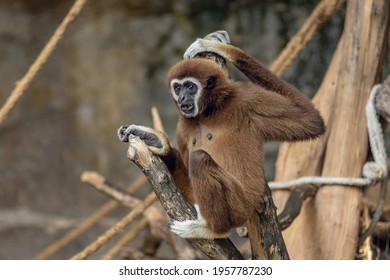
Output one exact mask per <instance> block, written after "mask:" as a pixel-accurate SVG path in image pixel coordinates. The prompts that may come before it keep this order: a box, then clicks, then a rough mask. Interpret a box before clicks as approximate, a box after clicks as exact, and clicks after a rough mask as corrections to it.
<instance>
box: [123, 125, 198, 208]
mask: <svg viewBox="0 0 390 280" xmlns="http://www.w3.org/2000/svg"><path fill="white" fill-rule="evenodd" d="M130 134H131V135H134V136H138V137H139V138H140V139H141V140H142V141H144V142H145V144H146V145H147V146H148V147H149V149H150V150H151V151H152V153H154V154H156V155H158V156H160V158H161V159H162V160H163V161H164V163H165V165H166V166H167V168H168V170H169V172H170V173H171V175H172V177H173V179H174V180H175V183H176V186H177V187H178V188H179V189H180V191H181V193H182V194H183V196H184V198H185V199H186V200H187V201H188V202H189V203H190V204H194V202H195V200H194V195H193V193H192V190H191V183H190V179H189V178H188V171H187V168H186V167H185V165H184V163H183V159H182V157H181V155H180V153H179V151H178V150H176V149H174V148H172V147H171V146H170V145H169V140H168V138H167V137H166V136H165V134H164V133H161V132H159V131H156V130H154V129H152V128H149V127H145V126H141V125H123V126H121V127H120V128H119V129H118V137H119V140H121V141H122V142H129V136H130Z"/></svg>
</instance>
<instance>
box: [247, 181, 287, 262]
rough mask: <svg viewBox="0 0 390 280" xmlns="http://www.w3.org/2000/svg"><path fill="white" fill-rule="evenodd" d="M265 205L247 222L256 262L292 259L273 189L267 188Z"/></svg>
mask: <svg viewBox="0 0 390 280" xmlns="http://www.w3.org/2000/svg"><path fill="white" fill-rule="evenodd" d="M263 201H264V204H263V205H262V207H261V209H259V211H258V212H257V213H256V215H254V216H252V217H251V218H250V219H249V221H248V222H247V230H248V237H249V241H250V245H251V251H252V259H254V260H262V259H265V260H288V259H290V257H289V255H288V252H287V248H286V244H285V243H284V240H283V236H282V232H281V229H280V226H279V222H278V217H277V215H276V207H275V204H274V202H273V199H272V193H271V189H270V188H269V186H268V185H266V188H265V194H264V198H263Z"/></svg>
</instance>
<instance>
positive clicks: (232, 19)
mask: <svg viewBox="0 0 390 280" xmlns="http://www.w3.org/2000/svg"><path fill="white" fill-rule="evenodd" d="M73 3H74V2H73V1H72V0H56V1H50V0H1V1H0V106H2V104H4V102H5V101H6V99H7V97H8V96H9V94H10V93H11V91H12V90H13V88H14V86H15V83H16V81H18V80H19V79H20V78H21V77H22V76H23V75H24V74H25V72H26V71H27V69H28V67H29V66H30V65H31V63H32V62H33V61H34V60H35V58H36V57H37V55H38V54H39V52H40V51H41V49H42V48H43V47H44V46H45V44H46V42H47V41H48V40H49V39H50V37H51V35H52V34H53V32H54V31H55V29H56V28H57V26H58V25H59V23H60V22H61V20H62V19H63V18H64V16H65V15H66V13H67V12H68V10H69V8H70V7H71V6H72V4H73ZM317 3H318V1H317V0H315V1H314V0H312V1H303V0H302V1H300V0H298V1H297V0H294V1H292V0H291V1H278V0H265V1H254V0H253V1H251V0H236V1H233V0H232V1H229V0H215V1H208V0H187V1H179V0H170V1H160V0H142V1H140V0H114V1H113V0H96V1H89V2H88V3H87V5H86V6H85V8H84V9H83V11H82V13H81V14H80V16H79V17H78V18H77V19H76V20H75V22H74V23H73V24H72V25H71V26H70V28H69V29H68V31H67V32H66V33H65V36H64V38H63V40H62V41H61V43H60V44H59V46H58V47H57V49H56V50H55V52H54V53H53V55H52V56H51V57H50V59H49V61H48V62H47V64H46V65H45V66H44V68H43V69H42V70H41V71H40V73H39V74H38V76H37V77H36V79H35V80H34V81H33V83H32V84H31V86H30V87H29V89H28V91H27V92H26V94H25V95H24V96H23V98H22V99H21V100H20V101H19V102H18V103H17V104H16V107H15V108H14V110H13V111H12V112H11V114H10V115H9V117H8V118H7V120H6V121H5V122H4V123H3V124H2V125H1V126H0V259H31V258H33V257H34V255H35V254H37V253H38V252H39V251H40V250H42V249H43V248H45V247H46V246H47V245H49V244H50V243H52V242H53V241H54V240H55V239H57V238H59V237H60V236H62V235H63V234H64V233H65V232H66V231H67V230H69V229H70V228H72V227H73V226H74V225H75V223H77V222H78V221H81V220H83V219H85V218H86V217H87V216H89V215H90V214H91V213H93V212H94V210H95V209H96V208H98V207H99V206H100V205H102V203H104V202H106V201H107V198H106V197H105V196H103V195H102V194H100V193H98V192H97V191H96V190H94V189H92V188H91V187H89V186H88V185H86V184H84V183H82V182H81V181H80V174H81V173H82V172H83V171H85V170H95V171H98V172H100V173H101V174H103V175H104V176H106V178H107V179H108V180H110V181H113V182H115V183H116V184H118V185H120V186H127V185H128V184H129V183H130V182H131V181H133V180H134V179H135V178H137V177H138V176H140V175H141V174H142V173H141V172H140V171H139V170H138V168H137V167H136V166H135V165H134V164H132V163H131V162H130V161H129V160H128V159H127V158H126V149H127V145H125V144H123V143H121V142H119V141H118V139H117V136H116V131H117V128H118V127H119V126H120V125H122V124H131V123H134V124H142V125H146V126H150V125H151V124H152V123H151V117H150V108H151V106H156V107H157V108H158V109H159V111H160V114H161V117H162V120H163V122H164V125H165V128H166V131H167V133H168V134H169V135H170V137H171V140H172V141H173V143H174V142H175V140H174V139H175V137H174V132H175V127H176V122H177V111H176V108H175V107H174V105H173V103H172V101H171V99H170V96H169V93H168V90H167V87H166V85H165V74H166V72H167V70H168V69H169V68H170V67H171V66H172V65H173V64H174V63H176V62H177V61H179V60H180V59H182V54H183V52H184V50H185V49H186V48H187V47H188V46H189V44H190V43H191V42H192V41H194V40H195V39H196V38H197V37H203V36H204V35H206V34H208V33H210V32H213V31H216V30H220V29H224V30H227V31H228V32H229V35H230V37H231V41H232V44H234V45H237V46H239V47H240V48H242V49H244V50H245V51H247V52H248V53H249V54H251V55H253V56H255V57H256V58H258V59H259V60H260V61H262V62H263V63H265V64H269V63H270V62H272V60H273V59H275V58H276V56H277V55H278V53H279V52H280V51H281V49H282V48H283V47H284V46H285V45H286V43H287V42H288V40H289V39H290V38H291V36H293V35H294V34H295V33H296V32H297V30H298V29H299V28H300V27H301V25H302V24H303V22H304V21H305V20H306V18H307V17H308V16H309V15H310V13H311V12H312V10H313V9H314V7H315V6H316V4H317ZM343 20H344V9H343V8H342V9H340V10H339V11H338V12H337V14H335V15H334V16H333V17H332V18H331V19H330V20H329V21H328V22H327V23H326V24H325V26H324V27H323V28H322V30H321V31H320V32H319V33H318V34H317V35H316V36H315V38H314V40H313V41H312V42H311V43H310V44H309V45H308V47H307V48H306V49H305V51H304V52H303V54H302V55H301V56H300V58H299V59H298V60H297V61H296V62H294V64H293V65H292V66H291V67H290V68H289V70H288V72H287V73H286V74H285V75H284V78H285V79H286V80H287V81H289V82H291V83H292V84H293V85H295V86H296V87H298V88H299V89H300V90H301V91H302V92H303V93H304V94H305V95H307V96H309V97H311V96H313V94H314V93H315V92H316V89H317V88H318V87H319V85H320V82H321V80H322V77H323V75H324V73H325V71H326V68H327V66H328V63H329V62H330V59H331V57H332V53H333V51H334V50H335V47H336V44H337V42H338V39H339V37H340V35H341V32H342V28H343ZM386 71H387V72H388V70H386ZM277 147H278V146H277V144H269V145H267V149H266V159H267V166H266V173H267V178H268V179H269V180H272V178H273V174H274V160H275V158H276V155H277ZM149 190H150V189H149V187H144V188H143V189H141V190H140V195H142V194H144V193H146V192H149ZM127 211H128V210H126V209H124V208H123V209H118V210H117V211H115V212H113V213H112V214H111V215H110V216H108V217H106V218H105V219H103V220H102V222H101V223H100V224H99V225H98V226H96V227H94V228H93V231H90V232H88V234H85V235H83V236H82V237H81V238H79V239H77V240H76V241H75V242H73V243H71V244H70V245H69V246H67V247H66V248H65V249H64V250H62V251H61V252H59V253H57V254H56V255H54V256H53V258H56V259H65V258H69V257H70V256H71V255H72V254H74V253H76V252H78V251H79V250H81V249H82V248H83V247H84V246H86V245H87V244H88V243H89V242H91V241H92V240H94V239H95V238H96V237H97V236H98V234H100V233H101V232H103V231H104V230H106V229H107V228H108V227H109V226H110V225H111V224H112V223H113V222H115V221H116V220H117V219H118V217H121V216H123V214H124V213H126V212H127ZM162 257H163V256H162Z"/></svg>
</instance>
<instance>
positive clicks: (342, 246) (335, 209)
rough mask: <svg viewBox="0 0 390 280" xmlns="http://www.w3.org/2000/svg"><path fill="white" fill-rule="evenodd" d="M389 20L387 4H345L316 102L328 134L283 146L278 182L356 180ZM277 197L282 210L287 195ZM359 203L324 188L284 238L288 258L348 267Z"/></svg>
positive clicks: (358, 195) (352, 193)
mask: <svg viewBox="0 0 390 280" xmlns="http://www.w3.org/2000/svg"><path fill="white" fill-rule="evenodd" d="M389 12H390V11H389V1H387V0H367V1H348V5H347V11H346V20H345V27H344V35H343V38H342V40H340V44H339V46H338V49H337V51H336V53H335V55H334V58H333V61H332V64H331V65H330V67H329V71H328V73H327V75H326V77H325V79H324V82H323V84H322V86H321V88H320V90H319V93H318V96H317V97H316V98H315V103H316V104H317V107H318V108H319V109H320V111H321V113H322V115H323V116H324V119H325V120H326V123H327V129H328V133H327V135H326V136H324V137H323V138H321V139H320V140H319V141H318V142H317V143H310V144H309V145H307V143H305V144H293V145H284V146H283V148H282V149H281V152H280V155H279V159H278V162H277V179H279V180H285V179H291V178H294V177H299V176H302V175H318V174H321V175H323V176H335V177H337V176H343V177H360V176H361V170H362V166H363V164H364V162H365V160H366V157H367V147H368V141H367V131H366V120H365V115H364V108H365V105H366V103H367V99H368V95H369V93H370V90H371V88H372V86H373V85H374V84H375V83H376V82H377V81H378V80H379V78H380V74H381V71H382V69H383V62H384V59H383V58H384V54H385V51H386V43H387V35H388V30H389V29H388V28H389ZM326 101H329V103H326ZM304 147H306V149H307V150H305V149H304ZM284 160H285V161H286V163H284V162H283V161H284ZM282 168H283V169H282ZM275 197H276V198H275V200H276V201H277V202H278V203H281V202H283V200H284V199H285V194H283V193H282V194H280V195H278V194H277V193H276V194H275ZM361 199H362V192H361V190H360V189H356V188H351V187H343V186H339V187H334V186H332V187H323V188H321V189H320V190H319V191H318V192H317V195H316V197H315V199H314V200H311V201H309V202H308V203H306V205H305V207H304V209H302V214H301V216H300V217H299V218H298V219H297V220H296V221H295V222H294V223H293V224H292V226H291V227H290V228H289V229H288V230H287V231H286V232H285V240H286V243H287V247H288V248H289V253H290V256H291V258H293V259H353V258H354V256H355V252H356V249H357V248H356V247H357V242H358V237H359V218H360V211H361ZM279 205H280V204H279Z"/></svg>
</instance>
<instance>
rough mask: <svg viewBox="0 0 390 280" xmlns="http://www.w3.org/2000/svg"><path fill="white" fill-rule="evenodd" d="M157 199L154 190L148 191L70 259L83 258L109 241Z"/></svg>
mask: <svg viewBox="0 0 390 280" xmlns="http://www.w3.org/2000/svg"><path fill="white" fill-rule="evenodd" d="M156 199H157V197H156V195H155V194H154V192H152V193H150V194H149V195H148V196H147V197H146V198H145V200H144V201H143V202H142V203H141V204H139V205H137V206H136V207H134V209H133V210H132V211H131V212H130V213H129V214H127V215H126V216H125V217H124V218H123V219H122V220H120V221H119V222H117V223H116V224H115V225H114V226H112V227H111V228H110V229H108V230H107V231H106V232H105V233H104V234H103V235H101V236H100V237H99V238H98V239H96V241H94V242H92V243H91V244H90V245H88V246H87V247H85V249H84V250H83V251H81V252H80V253H78V254H76V255H74V256H73V257H72V258H71V260H84V259H87V258H88V257H89V256H91V255H92V254H93V253H95V252H96V251H97V250H99V249H100V248H101V247H102V246H103V245H105V244H106V243H107V242H109V241H110V240H111V239H112V238H114V237H115V236H116V235H117V234H118V233H120V232H121V231H122V230H123V229H124V228H125V227H127V226H128V225H129V224H130V223H131V222H133V221H134V220H135V219H136V218H137V217H138V216H139V215H141V214H142V213H143V211H144V210H145V209H147V208H148V207H149V206H151V205H152V204H153V202H155V201H156Z"/></svg>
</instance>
